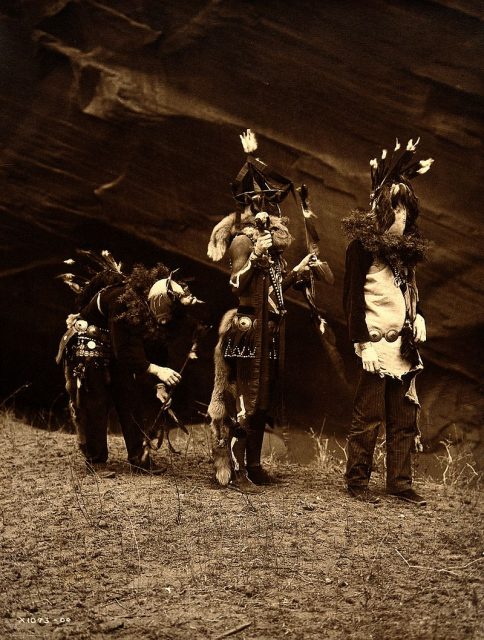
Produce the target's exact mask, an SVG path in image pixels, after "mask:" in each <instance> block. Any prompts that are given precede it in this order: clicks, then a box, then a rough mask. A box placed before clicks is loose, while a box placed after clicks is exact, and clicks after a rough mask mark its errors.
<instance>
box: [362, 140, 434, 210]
mask: <svg viewBox="0 0 484 640" xmlns="http://www.w3.org/2000/svg"><path fill="white" fill-rule="evenodd" d="M419 142H420V138H417V140H415V142H414V141H413V140H412V139H410V140H409V141H408V143H407V146H406V148H405V149H404V150H403V151H402V152H401V153H400V154H397V152H398V151H399V150H400V149H401V144H400V142H399V141H398V138H397V139H396V142H395V148H394V149H393V151H392V152H391V154H390V155H388V151H387V149H383V150H382V153H381V157H380V158H372V159H371V160H370V169H371V189H372V190H371V194H370V204H371V206H372V208H373V207H374V205H375V204H376V201H377V200H378V196H379V194H380V192H381V190H382V188H383V187H384V186H385V185H392V184H395V183H399V182H405V183H407V184H408V183H409V182H410V180H412V179H413V178H415V177H416V176H417V175H418V174H423V173H427V171H428V170H429V169H430V166H431V164H432V163H433V161H434V160H433V158H427V160H420V161H417V162H416V161H415V160H414V154H415V150H416V149H417V145H418V143H419Z"/></svg>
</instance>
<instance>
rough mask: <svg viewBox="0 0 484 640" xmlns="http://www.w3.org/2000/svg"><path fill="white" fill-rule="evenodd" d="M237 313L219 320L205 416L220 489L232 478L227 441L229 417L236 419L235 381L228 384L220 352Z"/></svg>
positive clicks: (230, 427) (227, 376) (231, 422)
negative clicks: (213, 367)
mask: <svg viewBox="0 0 484 640" xmlns="http://www.w3.org/2000/svg"><path fill="white" fill-rule="evenodd" d="M236 313H237V309H230V311H227V313H226V314H225V315H224V317H223V318H222V321H221V322H220V327H219V339H218V342H217V346H216V347H215V352H214V362H215V378H214V385H213V391H212V397H211V399H210V404H209V405H208V410H207V413H208V416H209V417H210V436H211V448H212V457H213V464H214V468H215V477H216V479H217V482H218V483H219V484H221V485H222V486H226V485H228V483H229V482H230V478H231V476H232V464H231V457H230V449H229V446H230V437H231V432H232V429H233V426H234V424H235V423H234V420H233V418H232V417H231V416H234V415H235V397H236V390H235V381H231V380H230V371H229V365H228V364H227V362H226V361H225V359H224V357H223V352H222V344H223V338H224V335H225V333H226V332H227V330H228V329H229V327H230V325H231V323H232V319H233V317H234V316H235V314H236Z"/></svg>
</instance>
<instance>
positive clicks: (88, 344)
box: [87, 340, 96, 349]
mask: <svg viewBox="0 0 484 640" xmlns="http://www.w3.org/2000/svg"><path fill="white" fill-rule="evenodd" d="M87 348H88V349H95V348H96V343H95V342H94V340H89V342H88V343H87Z"/></svg>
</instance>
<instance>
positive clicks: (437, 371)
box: [0, 0, 483, 431]
mask: <svg viewBox="0 0 484 640" xmlns="http://www.w3.org/2000/svg"><path fill="white" fill-rule="evenodd" d="M0 15H1V16H2V19H1V20H0V36H1V37H0V47H1V51H0V53H1V55H0V83H1V91H0V144H1V152H0V165H1V167H0V171H1V183H2V188H1V190H0V214H1V217H0V233H1V237H2V247H3V249H4V251H3V252H2V254H3V256H2V258H1V271H0V286H1V288H2V302H3V304H2V306H1V307H2V308H1V317H2V323H3V325H4V327H5V335H3V336H2V340H3V344H2V349H3V352H4V358H3V371H2V378H3V380H2V385H3V387H4V388H5V390H10V389H11V387H12V385H14V384H20V383H21V382H22V381H23V380H26V379H29V380H32V381H33V382H34V386H35V385H37V386H39V385H40V386H39V388H43V387H42V384H41V383H40V381H39V379H38V376H39V371H44V372H45V371H47V372H48V375H43V376H42V382H45V379H46V378H47V379H56V375H57V373H58V372H55V371H54V370H53V369H52V365H51V364H50V360H49V358H51V356H52V349H54V348H55V340H56V339H57V334H58V333H59V331H61V330H62V323H63V316H64V315H65V313H66V311H67V310H68V305H69V301H68V295H67V294H64V292H62V293H61V286H60V284H59V283H57V282H56V281H54V280H53V276H54V275H55V273H57V272H58V269H59V266H60V263H61V262H62V260H63V259H64V258H65V257H66V255H68V254H69V252H71V251H72V250H73V248H74V247H75V246H78V245H82V246H85V247H87V246H89V247H93V246H97V247H99V248H103V247H105V246H109V247H110V248H111V249H112V250H113V252H116V250H120V251H122V252H123V254H124V255H127V260H128V261H135V260H143V258H144V257H145V256H147V255H149V257H150V259H151V260H153V261H154V260H156V259H160V258H161V259H163V258H167V259H171V260H172V261H173V263H174V264H176V263H177V262H178V261H182V262H183V264H185V265H186V267H187V269H188V270H189V271H191V275H197V276H198V278H199V280H200V281H202V280H203V281H208V282H217V285H218V290H217V292H216V293H215V292H214V290H213V288H212V289H210V288H209V291H208V292H207V293H208V295H209V296H212V299H211V300H210V302H211V303H212V305H213V308H214V315H215V316H217V314H219V313H221V312H222V311H223V309H224V308H226V307H227V306H228V305H229V304H230V300H229V298H228V296H229V294H228V291H227V289H226V284H225V283H226V274H227V267H228V265H227V263H223V264H221V265H213V264H211V263H210V262H209V260H208V258H207V257H206V242H207V240H208V236H209V233H210V230H211V228H212V226H213V224H214V223H215V222H217V221H218V220H219V219H220V218H221V216H223V215H224V214H225V213H227V212H228V211H230V210H231V209H232V201H231V197H230V189H229V183H230V181H231V180H232V179H233V178H234V177H235V175H236V173H237V171H238V169H239V167H240V165H241V163H242V161H243V154H242V151H241V147H240V143H239V138H238V134H239V133H240V131H241V130H243V129H244V128H246V127H251V128H252V129H254V130H255V131H256V132H257V133H258V135H259V151H260V155H261V157H262V158H263V159H264V160H266V161H267V162H269V163H270V164H271V165H273V166H274V167H277V169H278V170H279V171H280V172H282V173H285V174H287V175H289V176H290V177H292V178H293V180H294V181H295V182H301V181H304V182H306V183H307V184H308V185H309V187H310V191H311V194H312V203H313V207H314V209H315V210H316V211H317V212H318V213H319V230H320V235H321V238H322V244H323V252H324V254H325V257H326V258H327V260H328V261H329V262H330V264H331V266H332V268H333V270H334V272H335V276H336V284H335V286H334V287H333V288H331V287H328V286H326V285H320V288H319V291H318V293H319V295H320V296H321V298H322V299H323V300H324V306H325V307H326V309H327V312H328V319H329V321H330V323H331V325H332V327H333V330H334V332H335V333H336V340H337V343H336V347H337V349H338V351H339V355H340V356H342V357H343V358H344V360H345V362H346V366H347V370H346V373H347V375H348V376H349V378H350V382H353V381H354V378H353V375H354V371H355V367H354V363H353V361H352V357H351V352H350V349H349V347H348V345H347V344H346V340H345V336H344V328H343V325H342V323H343V317H342V309H341V283H342V275H343V260H344V249H345V240H344V238H343V236H342V233H341V230H340V220H341V218H342V217H343V216H344V215H345V214H346V213H347V212H348V210H349V209H351V208H352V207H354V206H365V205H366V203H367V200H368V191H369V177H368V160H369V158H370V157H372V156H373V155H374V154H375V153H377V152H378V150H379V149H381V148H382V147H383V146H388V145H390V144H392V143H393V140H394V137H395V136H398V137H399V138H400V139H402V140H405V139H407V138H409V137H413V138H415V137H417V136H421V138H422V142H421V149H422V154H424V155H423V157H428V156H432V157H433V158H435V164H434V166H433V168H432V171H431V172H430V173H429V174H427V175H426V176H423V177H422V178H420V179H419V184H418V185H417V186H418V188H417V193H418V195H419V197H420V200H421V204H422V222H421V226H422V229H423V231H424V232H425V233H426V234H427V235H428V236H429V237H430V238H431V239H432V240H433V241H434V243H435V244H434V248H433V250H432V253H431V256H430V260H429V264H428V265H426V266H425V268H424V269H421V273H420V276H419V280H420V289H421V294H422V298H423V301H424V307H425V309H426V316H427V319H428V324H429V342H428V344H427V346H426V347H425V349H424V356H425V358H426V360H427V362H429V364H430V366H431V373H428V374H427V376H431V377H430V379H429V377H427V380H426V381H425V382H424V388H425V387H426V388H427V390H428V391H427V397H428V399H429V411H430V412H429V414H428V416H429V417H428V428H429V429H431V430H433V431H436V430H438V429H440V428H441V427H443V426H445V425H447V424H448V423H452V424H454V423H459V421H460V422H462V421H464V422H465V424H473V425H475V424H477V422H478V418H477V417H476V415H477V404H476V403H477V397H478V395H477V391H476V385H477V383H478V381H479V379H480V372H481V370H480V367H481V360H482V357H481V354H480V353H479V344H480V339H479V338H480V334H481V327H482V304H481V298H480V294H481V290H482V267H481V264H480V261H479V259H480V211H479V204H480V202H481V198H480V195H481V176H482V126H481V124H482V84H481V74H480V69H481V68H482V45H483V42H482V39H483V38H482V34H483V29H482V11H481V8H480V3H478V2H477V1H473V0H435V1H426V0H422V1H420V2H402V1H398V0H368V1H367V2H359V1H358V0H340V1H339V2H316V1H314V0H313V1H309V0H300V1H298V2H290V1H289V0H288V1H283V2H281V1H278V2H276V1H275V0H266V1H264V2H257V1H255V0H253V1H247V2H239V1H237V0H225V1H224V0H208V1H201V0H180V1H177V2H159V1H158V0H104V1H98V0H35V1H34V0H10V1H9V2H7V3H6V4H5V3H3V4H2V8H0ZM287 213H288V214H289V215H290V216H291V218H292V220H293V230H294V235H295V238H296V242H295V243H294V246H293V248H292V250H291V255H290V256H289V258H290V261H291V260H295V259H296V258H297V257H299V256H301V255H302V254H303V252H304V233H303V229H302V225H301V224H300V221H299V218H298V215H300V214H299V213H298V211H297V209H296V207H295V206H294V205H292V204H291V203H289V204H288V205H287ZM200 286H201V287H202V288H204V287H205V286H206V285H205V284H204V282H201V284H200ZM298 305H299V302H298V299H297V298H294V305H293V307H292V309H293V311H292V313H293V318H294V322H293V329H292V331H293V334H292V335H293V337H294V340H295V341H296V343H298V342H299V340H297V336H298V335H300V334H301V333H302V332H304V334H305V335H306V333H307V326H306V325H305V322H306V321H305V315H304V312H303V311H302V309H300V308H299V306H298ZM311 344H312V343H311ZM47 346H48V348H47ZM313 347H314V344H312V346H311V347H310V348H308V347H304V348H303V353H302V358H301V354H300V353H299V355H298V350H297V349H296V346H295V344H293V345H292V346H291V347H290V356H291V357H293V358H294V362H296V366H297V362H299V363H300V365H299V366H300V370H299V373H298V376H297V378H298V379H297V381H296V382H294V387H293V389H294V390H295V392H296V391H297V394H296V393H295V395H299V397H301V398H302V401H301V402H299V404H298V401H296V400H291V401H290V402H291V403H292V405H293V408H294V410H295V412H296V413H298V414H299V416H302V418H301V419H304V420H307V411H306V410H305V407H306V406H307V402H305V398H307V397H310V398H313V400H312V401H311V404H310V409H311V411H312V412H313V415H314V412H315V411H316V412H317V414H318V415H319V416H324V415H326V414H327V415H333V414H334V415H340V416H343V418H345V417H346V416H347V411H348V409H347V407H348V406H349V404H350V403H349V399H350V396H349V394H348V391H347V388H346V387H345V385H344V383H343V381H342V378H341V376H339V377H338V376H335V375H333V374H331V373H330V372H329V370H330V369H331V363H332V362H334V357H335V352H334V351H332V350H331V349H330V348H329V347H327V348H326V349H324V350H323V349H322V350H321V351H320V353H321V358H322V362H323V366H324V367H326V371H325V372H322V373H321V367H320V366H318V364H319V360H318V359H317V357H315V356H314V353H315V349H314V348H313ZM318 348H319V347H318ZM304 349H305V350H306V351H304ZM316 352H317V350H316ZM305 354H306V355H305ZM310 357H312V358H313V360H308V358H310ZM207 358H208V359H207V362H209V356H207ZM308 362H309V363H310V364H311V365H312V366H311V367H309V366H303V363H304V364H305V365H307V363H308ZM57 383H58V380H57V382H56V383H55V384H57ZM434 383H435V385H434ZM55 384H54V387H55ZM435 387H438V388H439V389H440V393H439V394H438V397H435V394H433V393H432V392H431V389H432V388H435ZM321 388H323V389H324V390H325V391H324V393H323V397H322V399H321V398H320V400H319V402H316V403H315V401H314V392H315V393H316V394H318V390H320V389H321ZM48 389H49V390H48V391H47V390H46V391H45V393H46V394H47V396H48V395H49V394H50V393H51V387H50V386H48ZM335 394H336V398H338V399H337V401H336V402H331V400H330V399H331V398H334V397H335ZM463 398H464V400H463ZM442 403H444V404H445V407H446V408H447V409H446V411H445V412H444V414H445V415H443V416H440V417H439V421H438V424H437V425H436V424H434V423H433V422H432V418H431V416H432V415H437V414H436V412H434V411H433V409H432V407H434V408H437V407H439V406H442ZM335 405H337V406H335ZM468 414H470V415H471V417H469V415H468ZM464 415H465V416H466V417H465V418H464V417H463V416H464Z"/></svg>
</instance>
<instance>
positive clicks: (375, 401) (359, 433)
mask: <svg viewBox="0 0 484 640" xmlns="http://www.w3.org/2000/svg"><path fill="white" fill-rule="evenodd" d="M385 384H386V379H385V378H381V377H380V376H379V375H377V374H375V373H368V372H367V371H362V372H361V375H360V380H359V383H358V387H357V390H356V395H355V402H354V406H353V418H352V421H351V428H350V432H349V434H348V449H347V451H348V460H347V463H346V475H345V478H346V483H347V485H348V487H350V486H353V487H356V486H358V487H366V486H368V482H369V481H370V475H371V467H372V462H373V452H374V450H375V444H376V440H377V437H378V430H379V428H380V425H382V424H383V423H384V421H385Z"/></svg>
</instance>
